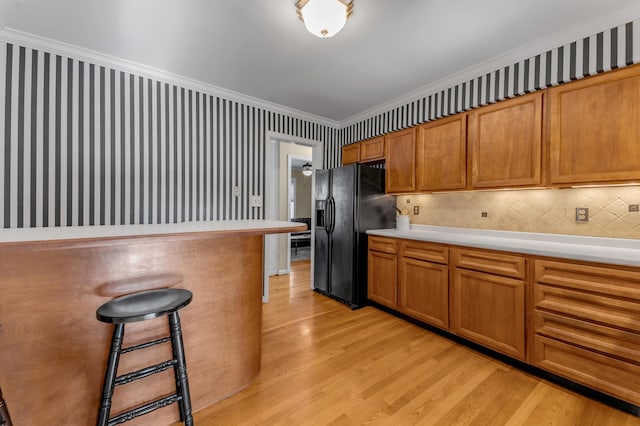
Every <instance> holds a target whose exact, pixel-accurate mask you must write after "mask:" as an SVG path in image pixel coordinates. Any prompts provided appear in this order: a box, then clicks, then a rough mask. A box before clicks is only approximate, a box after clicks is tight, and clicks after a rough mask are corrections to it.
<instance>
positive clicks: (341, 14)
mask: <svg viewBox="0 0 640 426" xmlns="http://www.w3.org/2000/svg"><path fill="white" fill-rule="evenodd" d="M300 13H301V15H302V20H303V21H304V26H305V27H307V30H309V32H310V33H311V34H313V35H315V36H318V37H320V38H325V37H333V36H334V35H336V34H337V33H338V32H339V31H340V30H341V29H342V27H344V24H346V23H347V6H346V5H345V4H344V3H342V2H341V1H340V0H309V1H308V2H307V4H305V5H304V7H303V8H302V9H301V11H300Z"/></svg>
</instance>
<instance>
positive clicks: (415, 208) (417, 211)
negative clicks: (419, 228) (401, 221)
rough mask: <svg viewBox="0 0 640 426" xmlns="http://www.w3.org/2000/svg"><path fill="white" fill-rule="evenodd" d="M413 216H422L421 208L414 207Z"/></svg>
mask: <svg viewBox="0 0 640 426" xmlns="http://www.w3.org/2000/svg"><path fill="white" fill-rule="evenodd" d="M413 214H420V206H413Z"/></svg>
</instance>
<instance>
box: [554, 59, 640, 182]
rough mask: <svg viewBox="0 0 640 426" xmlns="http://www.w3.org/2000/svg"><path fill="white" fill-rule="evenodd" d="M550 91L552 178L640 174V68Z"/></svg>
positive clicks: (608, 178) (571, 179) (621, 177)
mask: <svg viewBox="0 0 640 426" xmlns="http://www.w3.org/2000/svg"><path fill="white" fill-rule="evenodd" d="M548 93H549V125H550V129H549V130H550V132H549V133H550V157H551V159H550V160H551V164H550V175H551V183H594V182H603V181H628V180H637V179H640V143H638V141H640V103H639V99H640V67H638V66H634V67H629V68H625V69H622V70H620V71H615V72H610V73H605V74H603V75H600V76H596V77H592V78H587V79H585V80H581V81H577V82H574V83H570V84H564V85H561V86H558V87H554V88H551V89H549V92H548Z"/></svg>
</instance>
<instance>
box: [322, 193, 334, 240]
mask: <svg viewBox="0 0 640 426" xmlns="http://www.w3.org/2000/svg"><path fill="white" fill-rule="evenodd" d="M332 219H333V211H332V205H331V197H329V198H327V207H326V209H325V219H324V220H325V226H324V227H325V229H326V231H327V234H330V233H331V225H332V222H331V221H332Z"/></svg>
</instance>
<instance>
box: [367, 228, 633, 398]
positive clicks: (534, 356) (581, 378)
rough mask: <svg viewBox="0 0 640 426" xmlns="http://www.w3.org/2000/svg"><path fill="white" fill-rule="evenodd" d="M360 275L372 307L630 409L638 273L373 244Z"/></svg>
mask: <svg viewBox="0 0 640 426" xmlns="http://www.w3.org/2000/svg"><path fill="white" fill-rule="evenodd" d="M449 263H450V265H449ZM368 267H369V283H368V284H369V292H368V294H369V299H371V300H372V301H375V302H377V303H380V304H382V305H385V306H387V307H390V308H392V309H395V310H397V311H399V312H402V313H404V314H406V315H408V316H411V317H412V318H416V319H418V320H420V321H423V322H424V323H427V324H431V325H434V326H436V327H440V328H443V329H447V330H449V331H450V332H451V333H453V334H456V335H457V336H460V337H462V338H465V339H468V340H470V341H473V342H476V343H478V344H480V345H483V346H485V347H487V348H490V349H493V350H495V351H497V352H500V353H503V354H505V355H508V356H510V357H512V358H516V359H519V360H521V361H524V362H527V363H530V364H532V365H535V366H536V367H538V368H541V369H543V370H546V371H548V372H551V373H554V374H557V375H558V376H562V377H565V378H567V379H569V380H573V381H575V382H577V383H581V384H583V385H585V386H588V387H591V388H593V389H595V390H598V391H600V392H604V393H606V394H609V395H612V396H614V397H617V398H619V399H621V400H624V401H627V402H629V403H631V404H636V405H640V268H631V267H616V266H611V265H596V264H591V263H588V262H579V261H569V260H567V261H563V260H561V259H547V258H539V257H536V256H525V255H520V254H517V253H505V252H497V251H493V250H483V249H475V248H467V247H455V246H447V245H445V244H438V243H430V242H423V241H414V240H404V239H396V238H387V237H377V236H370V237H369V265H368ZM527 338H528V340H527Z"/></svg>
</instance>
